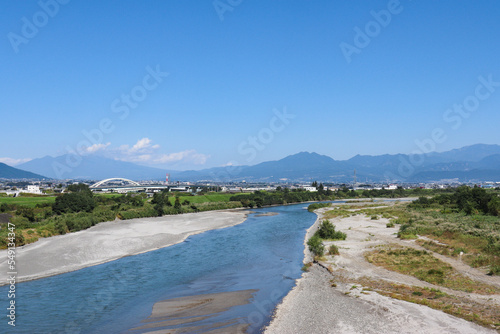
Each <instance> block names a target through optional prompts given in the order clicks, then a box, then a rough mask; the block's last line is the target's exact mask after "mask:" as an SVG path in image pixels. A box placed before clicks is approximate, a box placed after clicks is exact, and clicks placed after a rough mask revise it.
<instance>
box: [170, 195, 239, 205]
mask: <svg viewBox="0 0 500 334" xmlns="http://www.w3.org/2000/svg"><path fill="white" fill-rule="evenodd" d="M232 196H234V194H220V193H216V194H206V195H197V196H189V195H188V196H179V200H180V201H181V203H182V202H184V201H185V200H188V201H189V202H190V203H193V204H196V203H207V202H208V203H213V202H229V199H230V198H231V197H232ZM169 201H170V202H171V203H172V204H174V202H175V197H169Z"/></svg>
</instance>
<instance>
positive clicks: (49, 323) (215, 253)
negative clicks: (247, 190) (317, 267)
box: [0, 204, 316, 334]
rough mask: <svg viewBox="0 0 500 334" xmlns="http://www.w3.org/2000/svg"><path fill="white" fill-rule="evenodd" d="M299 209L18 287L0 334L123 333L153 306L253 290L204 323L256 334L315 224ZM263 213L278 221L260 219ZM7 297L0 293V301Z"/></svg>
mask: <svg viewBox="0 0 500 334" xmlns="http://www.w3.org/2000/svg"><path fill="white" fill-rule="evenodd" d="M306 207H307V204H297V205H289V206H277V207H270V208H261V209H255V210H254V211H255V213H251V214H250V215H249V216H248V218H247V220H246V221H245V222H244V223H242V224H240V225H236V226H233V227H229V228H224V229H219V230H212V231H208V232H205V233H202V234H198V235H194V236H191V237H189V238H188V239H187V240H186V241H185V242H183V243H180V244H177V245H174V246H171V247H166V248H163V249H159V250H156V251H152V252H148V253H144V254H140V255H135V256H129V257H125V258H122V259H119V260H116V261H112V262H108V263H105V264H102V265H98V266H93V267H88V268H85V269H81V270H78V271H75V272H71V273H66V274H62V275H57V276H53V277H48V278H44V279H40V280H35V281H30V282H25V283H18V284H17V287H16V290H17V291H16V312H17V314H16V315H17V317H16V327H15V328H13V327H11V326H8V325H7V321H8V318H7V317H6V316H3V318H4V319H3V321H2V323H0V332H1V333H30V334H32V333H124V332H129V330H130V329H131V328H134V327H136V326H138V325H139V324H140V322H141V320H144V319H146V318H147V317H148V316H149V315H150V314H151V310H152V306H153V305H154V304H155V303H156V302H158V301H162V300H166V299H170V298H175V297H184V296H192V295H199V294H206V293H217V292H226V291H238V290H246V289H255V290H257V292H256V293H255V294H254V296H253V299H252V300H251V302H250V303H249V304H246V305H240V306H235V307H233V308H231V309H229V310H228V311H226V312H223V313H220V314H219V315H218V316H216V317H214V318H211V319H209V320H207V321H208V322H211V323H215V322H221V321H227V320H229V319H235V318H238V319H242V321H244V322H247V323H250V325H251V326H250V327H249V330H248V331H249V332H250V333H258V332H260V329H261V328H262V327H263V326H265V325H267V324H268V323H269V321H270V318H271V316H272V312H273V310H274V308H275V306H276V305H277V304H278V303H279V301H280V300H281V299H282V298H283V297H284V296H285V295H286V294H287V293H288V292H289V291H290V289H291V288H292V287H293V286H294V284H295V280H296V279H297V278H299V277H300V275H301V267H302V261H303V257H304V255H303V251H304V249H303V248H304V247H303V240H304V236H305V232H306V230H307V229H308V228H309V227H310V226H311V225H312V224H313V223H314V221H315V219H316V215H315V214H313V213H310V212H308V211H307V210H304V208H306ZM267 212H275V213H278V215H273V216H259V215H260V214H263V213H267ZM54 256H57V254H54ZM7 291H8V288H7V286H3V287H0V295H1V296H2V298H1V300H4V301H5V298H4V297H6V296H7ZM4 305H5V306H6V304H5V302H2V306H4ZM3 309H4V312H3V314H7V312H6V311H5V307H3ZM129 333H131V332H129ZM132 333H136V331H133V332H132Z"/></svg>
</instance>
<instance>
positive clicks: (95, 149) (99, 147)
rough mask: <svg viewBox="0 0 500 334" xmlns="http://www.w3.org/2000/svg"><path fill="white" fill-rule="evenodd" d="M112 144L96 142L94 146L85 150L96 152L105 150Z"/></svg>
mask: <svg viewBox="0 0 500 334" xmlns="http://www.w3.org/2000/svg"><path fill="white" fill-rule="evenodd" d="M109 145H111V143H106V144H94V145H92V146H89V147H86V148H85V152H86V153H90V154H92V153H96V152H99V151H104V150H105V149H106V148H108V146H109Z"/></svg>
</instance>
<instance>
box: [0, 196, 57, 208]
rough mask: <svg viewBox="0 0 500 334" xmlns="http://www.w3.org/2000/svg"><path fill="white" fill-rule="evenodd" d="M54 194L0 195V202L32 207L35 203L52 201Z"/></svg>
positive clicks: (54, 198)
mask: <svg viewBox="0 0 500 334" xmlns="http://www.w3.org/2000/svg"><path fill="white" fill-rule="evenodd" d="M55 200H56V197H55V196H40V197H23V196H21V197H0V204H2V203H7V204H16V205H24V206H28V207H31V208H34V207H35V206H36V205H37V204H44V203H54V202H55Z"/></svg>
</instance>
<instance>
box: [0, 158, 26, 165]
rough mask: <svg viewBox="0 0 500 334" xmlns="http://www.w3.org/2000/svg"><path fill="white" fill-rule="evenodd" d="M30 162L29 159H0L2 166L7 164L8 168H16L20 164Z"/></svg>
mask: <svg viewBox="0 0 500 334" xmlns="http://www.w3.org/2000/svg"><path fill="white" fill-rule="evenodd" d="M30 160H32V159H31V158H21V159H13V158H7V157H6V158H0V162H3V163H4V164H7V165H9V166H16V165H19V164H22V163H24V162H28V161H30Z"/></svg>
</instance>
